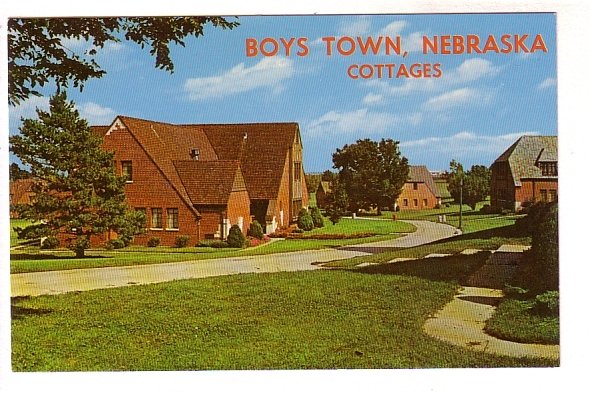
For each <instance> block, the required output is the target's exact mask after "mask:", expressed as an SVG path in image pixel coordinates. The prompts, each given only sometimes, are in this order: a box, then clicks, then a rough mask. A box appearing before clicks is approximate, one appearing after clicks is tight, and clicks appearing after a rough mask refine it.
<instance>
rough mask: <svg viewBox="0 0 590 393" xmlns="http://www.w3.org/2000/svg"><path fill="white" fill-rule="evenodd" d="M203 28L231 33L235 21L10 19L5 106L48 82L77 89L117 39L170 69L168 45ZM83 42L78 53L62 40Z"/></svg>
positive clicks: (99, 72)
mask: <svg viewBox="0 0 590 393" xmlns="http://www.w3.org/2000/svg"><path fill="white" fill-rule="evenodd" d="M207 24H211V25H213V26H215V27H220V28H222V29H232V28H234V27H236V26H237V25H238V23H237V22H236V21H228V20H227V19H225V18H221V17H216V16H199V17H121V18H114V17H113V18H11V19H9V21H8V34H7V35H8V102H9V103H10V104H11V105H17V104H18V103H19V102H21V101H23V100H26V99H27V98H29V97H30V96H31V95H37V96H38V95H40V92H39V91H38V90H37V89H38V86H44V85H45V84H47V83H49V82H50V81H54V82H55V84H56V85H57V89H58V91H60V89H61V88H66V87H68V86H69V85H70V84H71V85H72V86H74V87H78V88H80V90H82V88H83V87H84V83H85V82H86V81H87V80H88V79H90V78H100V77H102V76H103V75H104V74H105V71H104V70H103V69H102V68H101V66H100V65H99V64H98V63H97V62H96V55H97V53H98V52H99V51H100V50H101V49H103V48H104V47H105V45H107V44H109V43H117V42H119V41H120V40H121V39H125V40H126V41H130V42H133V43H136V44H138V45H139V46H140V47H141V48H144V47H146V46H147V47H149V48H150V55H152V56H154V57H155V60H156V64H155V65H156V67H157V68H160V69H164V70H166V71H169V72H173V71H174V63H173V61H172V58H171V56H170V44H177V45H180V46H184V45H185V39H186V38H187V37H190V36H193V37H199V36H202V35H203V32H204V28H205V26H206V25H207ZM71 40H83V41H86V42H87V43H88V47H87V49H85V50H84V51H83V53H77V52H76V51H74V50H72V49H71V48H68V44H67V42H68V41H71Z"/></svg>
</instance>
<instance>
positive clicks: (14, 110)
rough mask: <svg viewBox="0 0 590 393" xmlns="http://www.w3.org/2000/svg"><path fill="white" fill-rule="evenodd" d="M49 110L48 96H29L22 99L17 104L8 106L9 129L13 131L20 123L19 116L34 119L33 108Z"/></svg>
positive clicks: (35, 116)
mask: <svg viewBox="0 0 590 393" xmlns="http://www.w3.org/2000/svg"><path fill="white" fill-rule="evenodd" d="M37 108H39V109H41V110H44V111H47V110H49V97H37V96H31V97H29V98H28V99H26V100H25V101H22V102H21V103H20V105H18V106H9V107H8V114H9V115H8V117H9V123H10V130H11V131H15V130H16V129H17V128H18V127H19V126H20V124H21V121H20V119H21V117H22V118H25V119H36V118H37V113H36V112H35V109H37Z"/></svg>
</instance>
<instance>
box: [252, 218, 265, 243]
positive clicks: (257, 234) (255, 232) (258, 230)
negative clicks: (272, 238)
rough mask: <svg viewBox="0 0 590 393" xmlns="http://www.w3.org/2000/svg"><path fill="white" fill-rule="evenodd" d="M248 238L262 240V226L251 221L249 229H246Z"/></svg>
mask: <svg viewBox="0 0 590 393" xmlns="http://www.w3.org/2000/svg"><path fill="white" fill-rule="evenodd" d="M248 236H251V237H253V238H256V239H259V240H262V238H263V237H264V231H263V230H262V225H260V223H259V222H258V221H256V220H254V221H252V224H250V228H249V229H248Z"/></svg>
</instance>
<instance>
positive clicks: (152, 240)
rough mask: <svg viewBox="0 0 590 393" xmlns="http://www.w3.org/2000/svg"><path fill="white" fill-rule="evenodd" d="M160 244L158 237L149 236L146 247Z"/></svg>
mask: <svg viewBox="0 0 590 393" xmlns="http://www.w3.org/2000/svg"><path fill="white" fill-rule="evenodd" d="M159 245H160V238H159V237H155V236H154V237H150V238H149V239H148V242H147V246H148V247H158V246H159Z"/></svg>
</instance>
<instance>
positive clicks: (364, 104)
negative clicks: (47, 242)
mask: <svg viewBox="0 0 590 393" xmlns="http://www.w3.org/2000/svg"><path fill="white" fill-rule="evenodd" d="M239 22H240V26H238V27H237V28H235V29H234V30H231V31H229V30H225V31H224V30H219V29H215V28H213V27H208V28H206V30H205V35H204V37H201V38H199V39H190V40H189V41H188V42H187V45H186V47H184V48H182V47H173V48H172V58H173V60H174V63H175V72H174V73H173V74H169V73H167V72H165V71H162V70H157V69H155V68H154V59H153V58H152V57H151V56H149V54H148V52H147V50H141V49H140V48H139V47H137V46H136V45H134V44H131V43H128V42H125V41H122V42H121V43H118V44H110V45H108V46H107V47H106V48H105V49H104V50H103V51H101V52H100V54H99V55H98V57H97V61H98V63H99V64H100V65H101V66H102V67H103V69H104V70H106V72H107V75H106V76H105V77H103V78H101V79H94V80H90V81H89V82H88V83H87V84H86V86H85V88H84V91H83V92H79V91H78V90H77V89H74V88H71V89H69V90H68V93H69V97H70V99H73V100H74V101H75V102H76V103H77V105H78V108H79V109H80V112H81V113H82V115H83V116H85V117H86V118H87V119H88V120H89V121H90V123H91V124H109V123H110V122H111V121H112V120H113V119H114V118H115V116H116V115H117V114H122V115H128V116H135V117H141V118H146V119H151V120H158V121H165V122H171V123H240V122H282V121H289V122H291V121H294V122H297V123H299V125H300V128H301V132H302V137H303V143H304V149H305V150H304V166H305V169H306V171H307V172H318V171H323V170H325V169H330V168H331V166H332V163H331V155H332V153H333V152H334V151H335V149H336V148H338V147H342V146H343V145H344V144H347V143H353V142H354V141H356V140H357V139H360V138H371V139H374V140H379V139H381V138H392V139H394V140H398V141H400V149H401V152H402V155H404V156H406V157H407V158H408V159H409V161H410V163H411V164H413V165H420V164H422V165H427V166H428V168H429V169H431V170H444V169H448V164H449V162H450V161H451V159H456V160H458V161H460V162H462V163H463V164H464V166H466V167H470V166H471V165H473V164H483V165H490V164H491V163H492V162H493V160H494V159H495V158H496V157H497V156H498V155H499V154H500V153H501V152H502V151H504V150H505V149H506V148H507V147H508V146H509V145H510V144H512V143H513V142H514V141H515V140H516V139H517V138H518V137H519V136H520V135H523V134H540V135H556V134H557V86H556V79H557V76H556V42H555V23H556V20H555V15H554V14H459V15H457V14H455V15H453V14H432V15H428V14H427V15H372V16H362V15H348V16H343V15H336V16H289V17H286V16H273V17H263V16H259V17H255V16H248V17H240V18H239ZM446 34H450V35H466V34H477V35H479V36H480V37H483V38H486V37H487V36H488V35H490V34H493V35H495V36H496V38H497V39H498V41H499V37H500V36H501V35H503V34H521V35H522V34H529V35H531V37H532V36H535V35H536V34H542V36H543V39H544V42H545V43H546V45H547V49H548V52H547V53H543V52H537V53H534V54H523V53H510V54H495V53H487V54H463V55H440V54H439V55H432V54H430V55H423V54H422V53H421V51H422V49H421V39H422V36H424V35H426V36H429V37H432V36H434V35H446ZM381 35H384V36H385V35H387V36H397V35H399V36H401V37H402V38H401V39H402V48H403V50H404V51H408V55H407V56H406V57H405V58H402V57H400V56H396V55H393V56H387V55H384V54H379V55H372V54H371V55H367V56H362V55H352V56H338V55H334V56H327V55H326V52H325V46H324V44H323V43H322V42H321V40H320V38H321V37H324V36H336V37H341V36H353V37H356V36H361V37H367V36H373V37H378V36H381ZM249 37H253V38H257V39H258V40H261V39H263V38H265V37H273V38H276V39H278V38H279V37H284V38H290V37H296V38H298V37H306V38H307V39H308V41H307V46H308V47H309V54H308V55H307V56H304V57H299V56H296V55H294V54H291V56H289V57H287V56H285V55H284V52H282V54H279V55H277V56H274V57H264V56H258V57H247V56H246V51H245V40H246V38H249ZM527 43H528V44H529V45H530V44H531V43H532V39H529V40H528V41H527ZM64 45H67V46H68V47H69V48H70V49H72V50H74V51H80V52H81V51H84V49H87V48H88V47H89V46H90V45H91V44H90V43H87V42H85V41H73V40H67V41H64ZM380 63H395V64H398V65H399V64H400V63H404V64H406V65H408V66H409V65H411V64H413V63H440V64H441V69H442V71H443V75H442V76H441V77H440V78H436V79H435V78H421V79H405V78H400V79H396V78H393V79H388V78H381V79H378V78H370V79H356V80H355V79H351V78H350V77H349V76H348V75H347V69H348V67H349V66H350V65H352V64H380ZM44 93H46V95H45V96H44V97H34V98H32V99H30V100H28V101H26V102H24V103H23V104H22V105H20V106H19V107H16V108H13V107H11V108H10V116H9V119H10V132H11V134H13V133H15V132H17V129H18V125H19V120H18V119H19V118H20V116H25V117H31V116H33V115H34V108H35V107H36V106H39V107H42V108H46V107H47V101H48V96H49V95H50V94H51V93H53V90H51V89H48V90H46V91H44Z"/></svg>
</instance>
